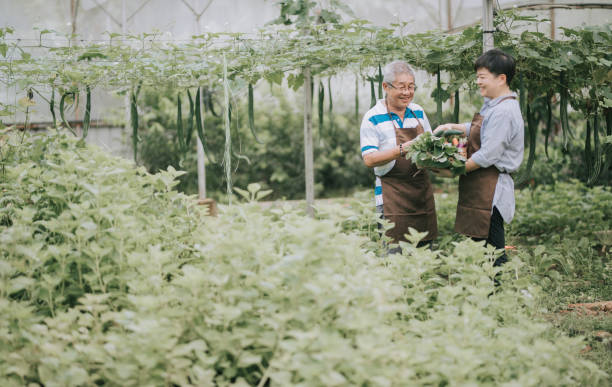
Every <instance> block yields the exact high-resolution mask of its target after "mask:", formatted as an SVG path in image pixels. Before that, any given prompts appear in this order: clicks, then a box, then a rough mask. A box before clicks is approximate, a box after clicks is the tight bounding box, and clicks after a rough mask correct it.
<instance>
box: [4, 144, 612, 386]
mask: <svg viewBox="0 0 612 387" xmlns="http://www.w3.org/2000/svg"><path fill="white" fill-rule="evenodd" d="M1 144H2V151H3V153H2V154H3V158H2V164H3V165H4V171H3V172H1V173H0V179H1V180H0V190H2V192H3V197H2V199H3V204H4V205H3V207H1V208H2V212H0V214H1V217H2V222H1V223H0V241H1V243H2V246H3V247H2V250H0V313H1V314H2V316H3V318H2V319H0V358H2V359H3V362H2V363H0V381H1V382H2V383H1V384H2V385H5V386H13V385H24V384H25V385H27V384H29V383H37V384H43V385H91V384H100V385H101V384H106V385H222V386H226V385H227V386H229V385H267V384H268V383H269V384H270V385H295V384H302V385H376V386H378V385H380V386H392V385H467V384H478V385H480V384H481V385H501V384H505V383H508V384H517V385H538V386H546V385H549V386H556V385H559V384H581V385H601V384H603V383H605V375H604V374H603V373H602V372H601V371H600V370H599V369H598V368H597V366H596V365H595V364H594V363H592V362H589V361H586V360H584V359H583V358H581V357H580V355H579V352H580V350H581V349H582V348H583V346H584V345H583V340H582V338H581V337H569V336H568V335H566V334H563V333H562V332H559V331H558V330H557V329H555V328H554V327H553V326H552V325H551V324H549V323H547V322H546V321H545V320H544V319H542V318H540V317H539V310H538V304H537V302H536V301H537V297H538V295H539V294H540V290H539V287H538V286H537V285H536V284H534V283H532V282H530V279H529V277H528V276H523V274H522V273H523V271H522V269H521V268H522V267H523V266H524V263H523V262H521V261H520V260H518V259H517V260H513V261H512V262H510V263H509V264H508V265H506V266H505V267H504V268H503V272H502V274H501V278H502V285H501V287H499V288H495V286H494V285H493V281H492V279H491V278H492V277H493V276H494V275H495V274H496V272H497V271H498V270H500V269H498V268H495V267H493V266H492V262H493V260H494V258H495V254H494V252H493V251H491V250H488V249H485V248H483V247H482V246H481V244H480V243H475V242H472V241H469V240H466V241H461V242H459V243H456V244H454V245H453V246H452V248H450V249H449V250H447V251H440V250H437V251H431V250H429V249H427V248H418V249H417V248H416V247H414V245H413V244H403V245H402V247H403V249H404V251H403V254H402V255H399V254H393V255H388V256H386V255H377V254H375V252H376V251H379V250H380V249H378V247H377V246H380V245H379V242H378V241H377V240H376V238H374V237H372V238H369V237H367V236H366V235H363V230H358V229H355V228H354V227H353V226H351V224H350V223H347V222H348V221H347V219H346V218H345V215H346V214H348V213H349V212H348V211H346V212H345V213H342V214H338V212H336V211H333V208H331V207H330V208H329V209H328V213H324V212H323V209H322V210H321V212H320V213H319V219H312V218H308V217H306V216H305V215H304V213H303V211H302V210H297V209H293V208H291V207H290V206H283V207H280V208H278V207H273V208H270V209H269V210H266V209H263V208H262V207H261V206H260V205H258V204H257V203H253V202H250V203H245V204H234V205H232V206H221V207H220V214H219V216H218V217H207V216H204V215H203V213H202V212H203V210H202V209H201V208H199V207H198V206H197V205H195V200H194V199H195V198H193V197H187V196H184V195H182V194H179V193H177V192H176V191H174V190H173V187H174V186H175V185H176V184H177V181H176V177H177V176H178V175H179V174H180V172H176V171H174V170H172V169H170V170H168V171H165V172H162V173H158V174H155V175H151V174H148V173H147V172H145V171H144V170H143V169H142V168H136V167H134V166H133V165H132V164H131V163H129V162H126V161H124V160H120V159H116V158H112V157H109V156H107V155H106V154H104V153H103V152H102V151H100V150H99V149H97V148H94V147H89V146H85V145H84V144H83V143H82V142H77V141H75V140H72V139H68V138H67V137H65V136H63V135H45V137H36V136H35V137H30V136H27V135H26V136H25V138H24V141H23V143H20V137H19V136H15V135H13V134H10V133H9V134H3V135H2V143H1ZM5 151H6V152H5ZM354 200H361V199H360V198H356V199H354ZM349 206H350V205H349ZM372 213H373V211H371V212H369V214H372ZM353 214H354V216H356V217H357V219H359V218H360V217H364V218H366V217H367V216H369V215H368V212H367V211H366V210H365V207H364V208H363V209H362V211H361V212H356V213H355V212H353ZM354 219H355V218H354ZM411 239H412V240H413V241H416V240H418V236H416V235H413V236H412V237H411Z"/></svg>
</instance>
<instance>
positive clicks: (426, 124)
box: [421, 111, 431, 132]
mask: <svg viewBox="0 0 612 387" xmlns="http://www.w3.org/2000/svg"><path fill="white" fill-rule="evenodd" d="M421 122H423V130H425V131H426V132H431V125H430V124H429V119H428V118H427V114H425V111H423V118H422V119H421Z"/></svg>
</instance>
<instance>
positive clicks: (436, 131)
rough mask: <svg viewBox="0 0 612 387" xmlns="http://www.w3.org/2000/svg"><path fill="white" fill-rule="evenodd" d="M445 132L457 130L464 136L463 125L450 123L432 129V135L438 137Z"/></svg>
mask: <svg viewBox="0 0 612 387" xmlns="http://www.w3.org/2000/svg"><path fill="white" fill-rule="evenodd" d="M447 130H459V131H461V132H462V133H463V135H464V136H465V125H463V124H452V123H448V124H442V125H439V126H438V127H437V128H435V129H434V131H433V134H434V135H436V136H439V135H441V134H442V133H444V132H446V131H447Z"/></svg>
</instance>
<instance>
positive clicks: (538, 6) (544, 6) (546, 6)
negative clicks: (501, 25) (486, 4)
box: [444, 2, 612, 34]
mask: <svg viewBox="0 0 612 387" xmlns="http://www.w3.org/2000/svg"><path fill="white" fill-rule="evenodd" d="M510 9H524V10H532V11H547V10H552V9H567V10H570V9H612V3H609V2H606V3H604V2H600V3H563V4H558V3H535V4H517V5H516V6H514V5H512V6H507V7H504V8H501V10H502V11H508V10H510ZM481 20H482V19H481ZM481 20H477V21H475V22H473V23H468V24H463V25H460V26H456V27H454V28H452V29H449V30H446V31H444V32H446V33H450V34H452V33H455V32H459V31H463V30H464V29H466V28H468V27H473V26H475V25H476V24H479V23H481Z"/></svg>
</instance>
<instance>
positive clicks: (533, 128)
mask: <svg viewBox="0 0 612 387" xmlns="http://www.w3.org/2000/svg"><path fill="white" fill-rule="evenodd" d="M537 126H538V120H537V117H536V114H535V111H533V110H532V109H531V105H530V104H527V129H528V130H529V156H528V158H527V164H526V166H525V169H524V170H523V172H522V173H521V175H520V176H519V177H517V179H516V185H517V186H520V185H522V184H524V183H525V182H526V181H527V180H528V179H529V175H531V169H532V168H533V162H534V161H535V150H536V134H537V129H538V128H537Z"/></svg>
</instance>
